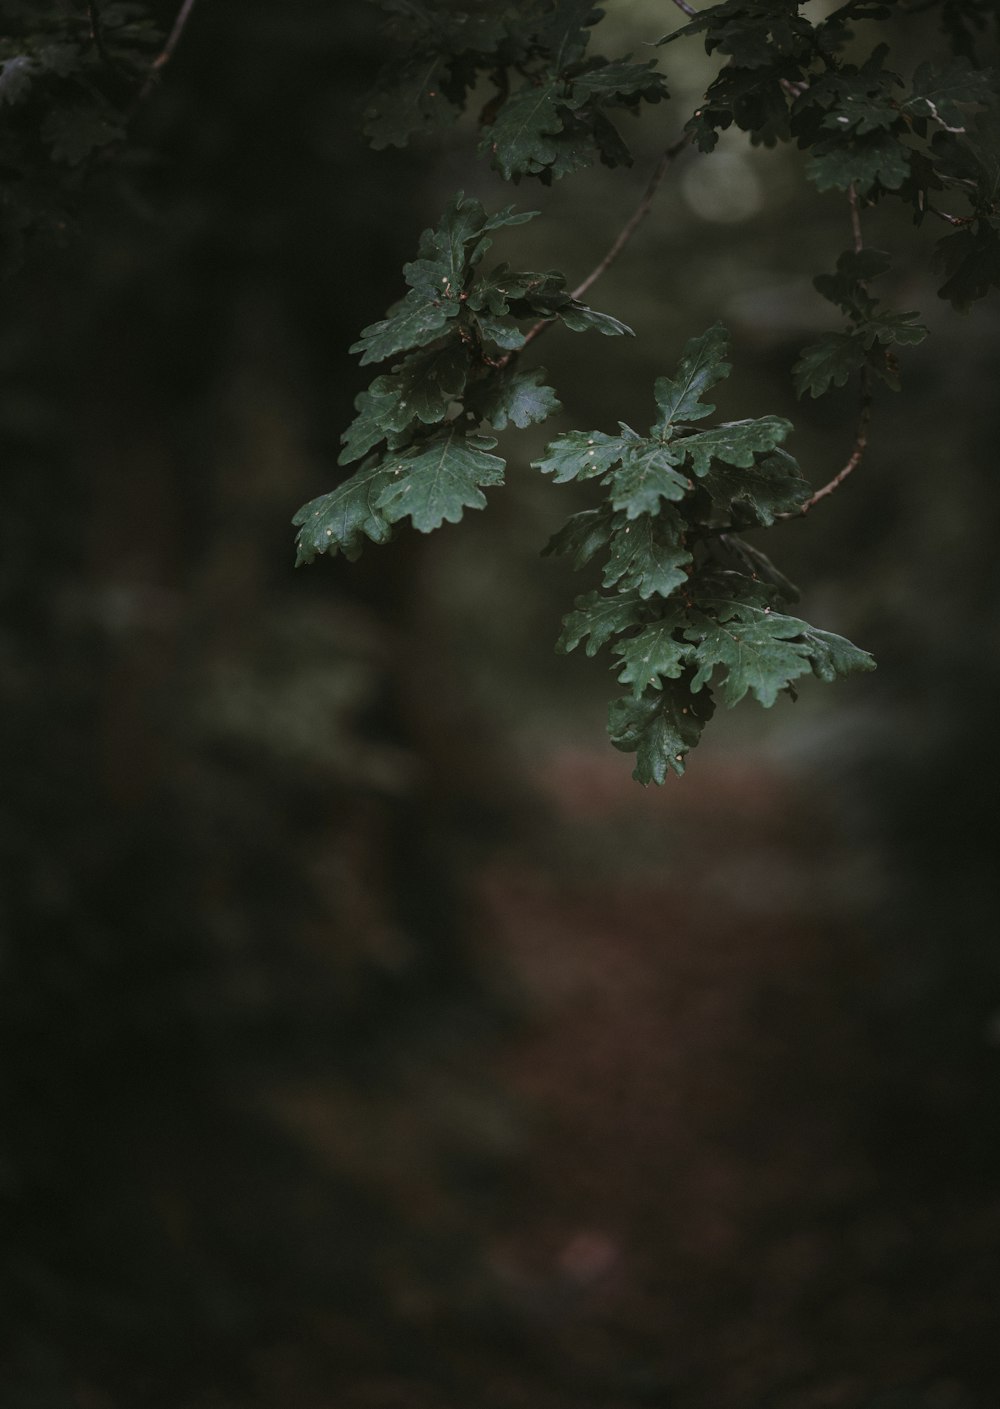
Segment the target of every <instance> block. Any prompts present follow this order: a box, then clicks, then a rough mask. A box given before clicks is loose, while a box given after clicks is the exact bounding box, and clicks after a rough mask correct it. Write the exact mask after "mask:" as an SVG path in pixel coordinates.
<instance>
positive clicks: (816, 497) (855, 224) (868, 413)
mask: <svg viewBox="0 0 1000 1409" xmlns="http://www.w3.org/2000/svg"><path fill="white" fill-rule="evenodd" d="M847 199H848V202H849V204H850V207H851V232H852V234H853V236H854V253H855V254H860V253H861V251H862V250H863V249H864V247H865V241H864V235H863V233H862V230H861V213H860V210H859V208H858V193H857V191H856V190H855V189H854V186H853V185H850V186H848V188H847ZM871 419H872V383H871V376H870V374H869V371H868V368H867V367H862V368H861V397H860V405H859V408H858V420H857V425H856V427H855V431H854V445H853V446H852V448H851V453H850V455H849V456H848V458H847V463H846V464H845V465H844V467H843V468H842V469H841V470H838V471H837V473H836V474H835V475H834V477H833V479H831V480H829V481H828V482H827V483H826V484H824V486H823V488H822V489H817V491H816V493H815V494H811V495H810V496H809V498H808V499H807V500H806V502H805V503H804V504H803V505H802V507H801V509H795V510H792V511H790V512H788V513H785V514H779V515H778V518H779V519H799V518H802V517H803V515H804V514H808V512H809V510H810V509H811V508H812V507H813V505H814V504H818V503H819V501H820V500H821V499H825V498H826V497H827V495H828V494H832V493H833V491H834V490H835V489H839V488H840V486H841V485H842V484H843V482H844V480H845V479H847V477H848V475H852V474H853V473H854V471H855V470H856V469H857V468H858V466H859V465H860V464H861V461H862V460H863V459H864V458H865V451H866V450H867V449H868V430H869V427H870V426H871Z"/></svg>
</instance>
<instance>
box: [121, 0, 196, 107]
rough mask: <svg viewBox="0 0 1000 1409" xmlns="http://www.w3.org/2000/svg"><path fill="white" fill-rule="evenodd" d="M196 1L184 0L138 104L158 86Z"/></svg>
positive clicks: (151, 68) (141, 92)
mask: <svg viewBox="0 0 1000 1409" xmlns="http://www.w3.org/2000/svg"><path fill="white" fill-rule="evenodd" d="M195 3H196V0H184V3H183V4H182V5H181V8H180V10H179V11H178V12H177V18H176V19H175V20H174V26H173V29H171V31H170V33H169V34H168V35H167V42H166V43H165V44H164V46H163V48H162V49H161V50H160V52H159V53H158V54H157V56H156V58H155V59H154V60H153V62H152V64H151V65H150V68H149V73H148V74H147V75H146V82H145V83H144V84H143V85H142V89H141V91H140V93H139V96H138V98H137V99H136V103H137V105H138V104H140V103H143V102H145V100H146V99H147V98H148V97H149V95H150V93H151V92H152V91H153V89H154V88H155V87H156V83H157V80H158V79H159V77H160V74H161V73H162V72H163V70H164V68H166V66H167V64H169V62H170V60H171V59H172V58H173V56H174V50H175V49H176V48H177V45H178V44H179V43H180V40H181V35H182V34H183V33H184V27H185V25H186V24H187V22H188V20H189V19H190V18H191V11H192V10H193V9H194V7H195Z"/></svg>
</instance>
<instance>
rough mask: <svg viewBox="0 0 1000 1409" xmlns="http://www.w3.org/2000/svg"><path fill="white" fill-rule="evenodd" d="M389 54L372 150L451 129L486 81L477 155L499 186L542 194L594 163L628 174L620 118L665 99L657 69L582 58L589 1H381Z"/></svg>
mask: <svg viewBox="0 0 1000 1409" xmlns="http://www.w3.org/2000/svg"><path fill="white" fill-rule="evenodd" d="M380 3H381V5H382V8H383V9H384V10H386V11H388V13H389V16H390V20H389V23H388V25H387V29H388V31H389V37H390V38H391V39H392V40H393V41H394V42H395V45H396V52H395V54H394V56H393V57H392V58H391V59H390V60H389V61H388V63H387V64H386V66H385V68H384V69H383V72H382V74H381V76H380V79H379V81H378V84H377V85H376V88H375V91H374V93H373V94H372V97H371V101H370V104H369V107H368V109H367V111H366V113H365V130H366V132H367V134H368V136H369V137H370V138H371V141H372V144H373V146H375V147H386V146H405V145H406V143H407V142H408V141H409V138H410V136H411V135H412V134H413V133H416V132H423V131H427V130H432V129H434V128H437V127H443V126H446V125H448V124H450V123H452V122H454V121H455V120H456V119H457V118H458V116H459V115H460V114H461V113H462V112H463V111H464V110H465V107H466V104H467V101H468V98H469V96H470V94H471V92H472V90H473V89H474V88H475V87H476V85H477V84H478V82H479V80H480V79H481V78H482V77H484V76H485V77H486V78H488V79H489V81H490V82H491V83H492V85H493V94H492V96H491V97H490V98H489V100H488V101H487V102H486V103H485V105H484V107H483V109H482V112H481V114H480V119H479V121H480V126H481V128H482V140H481V144H480V152H481V154H483V155H486V156H488V157H489V158H490V160H491V162H492V164H493V166H494V167H495V168H496V170H497V171H499V172H500V174H501V175H502V176H503V177H504V179H505V180H513V181H517V180H519V179H520V178H521V177H523V176H537V177H538V178H539V179H540V180H541V181H542V182H544V183H546V184H548V183H550V182H551V181H553V180H558V179H559V178H560V177H562V176H565V175H566V174H567V173H568V172H571V171H576V170H579V169H580V168H581V167H585V166H589V165H591V164H592V163H593V162H594V161H596V160H597V159H600V160H601V161H603V162H604V163H606V164H607V165H609V166H619V165H628V164H630V163H631V160H632V158H631V154H630V152H629V149H628V146H627V144H626V142H625V141H624V139H623V137H622V135H621V132H620V131H619V129H618V127H617V126H616V121H615V120H616V118H617V116H618V114H620V113H627V112H632V113H634V112H636V111H637V110H638V109H639V107H640V106H641V105H642V104H643V103H656V102H659V100H660V99H661V98H664V97H666V87H665V84H664V81H663V78H662V77H661V76H660V75H659V74H658V73H656V71H655V68H656V61H655V60H653V59H650V60H646V61H644V62H641V63H633V62H631V60H630V57H629V56H628V55H626V56H623V57H621V58H619V59H615V60H610V61H609V60H608V59H606V58H604V57H601V56H591V55H588V54H587V52H586V51H587V47H588V44H589V41H590V32H591V28H592V26H593V25H594V24H595V23H596V22H597V21H598V20H599V19H600V18H601V15H602V13H603V12H602V11H601V10H599V9H597V8H596V7H595V6H594V5H593V4H592V3H591V0H508V3H506V4H504V3H496V0H461V3H458V4H456V3H454V0H380Z"/></svg>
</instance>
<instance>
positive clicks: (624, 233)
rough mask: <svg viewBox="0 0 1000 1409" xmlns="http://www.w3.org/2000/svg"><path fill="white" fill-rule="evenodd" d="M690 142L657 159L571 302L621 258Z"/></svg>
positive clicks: (541, 328) (545, 321)
mask: <svg viewBox="0 0 1000 1409" xmlns="http://www.w3.org/2000/svg"><path fill="white" fill-rule="evenodd" d="M690 141H691V134H690V132H684V133H682V134H681V136H680V137H678V139H677V141H676V142H672V143H671V145H670V146H669V147H668V148H667V149H666V151H665V152H664V153H663V155H662V156H661V157H660V160H659V161H658V162H657V164H656V167H655V169H654V171H653V174H652V176H651V177H650V178H649V181H648V182H647V184H646V189H645V191H643V193H642V199H641V200H640V201H639V204H638V205H637V206H636V208H635V210H634V211H633V212H632V214H631V215H630V216H629V218H628V220H626V222H625V224H624V225H623V226H622V228H621V230H619V232H618V234H617V235H616V236H615V238H614V240H613V241H612V243H611V247H610V249H609V250H608V252H607V254H606V255H605V256H604V258H603V259H602V260H601V261H600V263H599V264H596V265H595V266H594V268H593V269H592V270H591V271H590V273H589V274H588V275H587V277H586V278H585V279H584V280H582V282H581V283H579V284H577V286H576V288H575V289H572V290H571V291H570V298H572V299H579V298H580V297H582V295H583V294H585V293H586V292H587V290H588V289H589V288H590V287H591V285H592V284H596V283H597V281H598V279H599V278H600V277H601V275H602V274H604V273H606V272H607V270H608V269H610V268H611V266H612V264H614V262H615V260H616V259H617V258H618V256H619V255H620V254H621V252H622V250H623V249H624V248H625V246H626V245H627V244H628V242H629V240H631V238H632V236H633V235H634V234H635V232H636V230H638V228H639V226H640V225H641V224H642V222H643V221H644V220H645V218H646V216H647V215H648V214H649V212H650V210H651V209H652V205H653V200H654V198H655V196H656V192H657V189H658V187H659V185H660V182H661V181H662V180H663V178H664V176H666V174H667V170H668V168H669V167H670V166H671V164H672V163H673V162H674V161H675V160H676V158H677V157H679V156H680V154H681V152H682V151H683V150H684V148H685V147H686V146H687V145H688V143H689V142H690ZM554 321H555V319H554V318H541V319H539V321H538V322H537V323H535V324H534V325H533V326H532V327H531V328H529V329H528V331H527V333H526V334H525V338H524V342H523V343H522V344H521V346H520V347H519V348H517V349H516V350H515V351H513V352H508V353H507V354H506V356H505V357H502V358H501V359H500V362H499V366H501V367H506V366H507V364H508V362H510V361H511V360H512V359H513V358H514V357H515V356H517V355H519V354H520V353H521V352H523V351H524V349H525V348H526V347H527V346H528V344H529V343H530V342H534V340H535V338H537V337H540V336H541V335H542V333H544V332H545V329H546V328H550V327H551V326H552V324H553V322H554Z"/></svg>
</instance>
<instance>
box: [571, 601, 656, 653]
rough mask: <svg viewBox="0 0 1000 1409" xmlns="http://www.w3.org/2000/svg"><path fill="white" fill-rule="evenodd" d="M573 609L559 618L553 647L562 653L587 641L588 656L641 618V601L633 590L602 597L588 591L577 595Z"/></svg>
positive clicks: (574, 648) (636, 623)
mask: <svg viewBox="0 0 1000 1409" xmlns="http://www.w3.org/2000/svg"><path fill="white" fill-rule="evenodd" d="M574 606H575V610H574V611H572V612H570V613H569V615H568V616H565V617H564V618H563V629H562V634H561V635H560V637H559V640H558V641H557V642H556V650H557V651H559V652H560V653H561V654H563V655H568V654H569V652H570V651H575V650H576V648H577V646H579V644H580V642H581V641H584V640H587V637H589V638H590V639H589V640H588V641H587V645H586V648H585V649H586V652H587V655H588V656H595V655H596V654H597V652H598V651H599V650H600V649H601V647H602V646H605V645H607V643H608V642H609V641H610V640H611V638H612V636H617V635H618V634H619V633H620V632H622V631H627V630H628V629H629V628H630V627H632V626H638V625H639V623H640V622H641V621H642V618H643V601H642V598H641V597H640V596H639V595H638V593H636V592H616V593H615V595H614V596H613V597H605V596H604V595H603V594H602V593H600V592H588V593H587V594H586V595H585V596H583V597H577V599H576V602H575V603H574Z"/></svg>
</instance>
